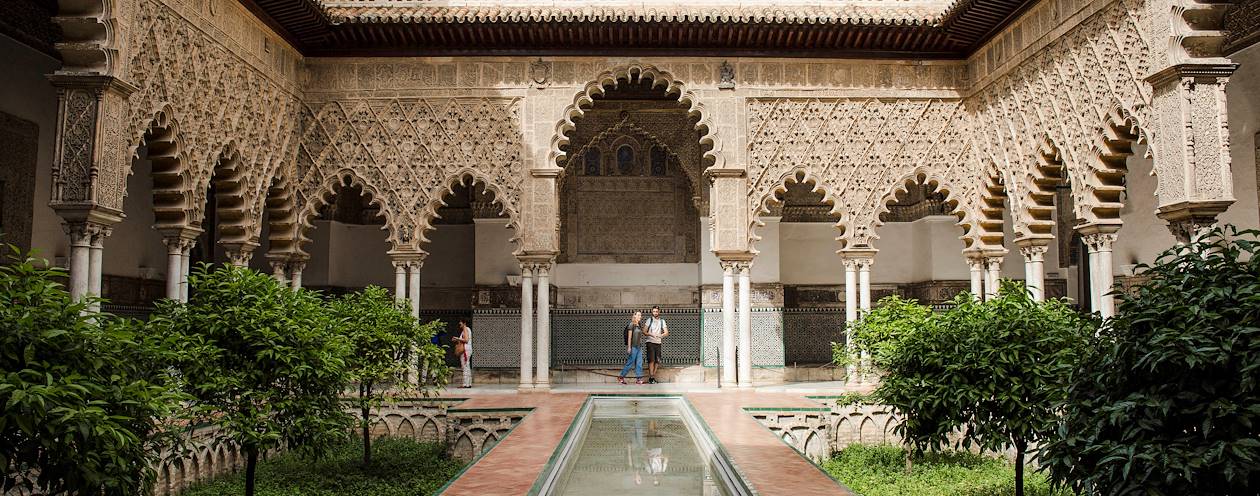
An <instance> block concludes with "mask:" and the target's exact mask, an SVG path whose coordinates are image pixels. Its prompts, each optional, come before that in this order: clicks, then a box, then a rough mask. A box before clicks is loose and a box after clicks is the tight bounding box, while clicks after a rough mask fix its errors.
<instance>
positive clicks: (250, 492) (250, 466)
mask: <svg viewBox="0 0 1260 496" xmlns="http://www.w3.org/2000/svg"><path fill="white" fill-rule="evenodd" d="M257 468H258V448H257V447H248V448H245V496H254V470H255V469H257Z"/></svg>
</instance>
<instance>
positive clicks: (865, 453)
mask: <svg viewBox="0 0 1260 496" xmlns="http://www.w3.org/2000/svg"><path fill="white" fill-rule="evenodd" d="M822 466H823V470H825V471H826V472H827V473H828V474H831V476H832V477H835V478H836V479H837V480H839V481H840V482H842V483H844V484H845V485H846V486H848V487H849V488H850V489H852V490H854V491H856V492H857V493H859V494H862V495H863V496H1010V495H1013V494H1015V467H1014V466H1013V465H1012V464H1010V463H1008V462H1006V461H1005V460H1002V459H1000V458H995V457H989V456H982V455H977V454H975V453H970V452H965V451H944V452H932V453H925V454H922V455H919V456H916V457H914V471H913V472H911V473H906V451H905V448H902V447H899V446H889V445H883V446H868V445H861V444H855V445H850V446H849V447H847V448H845V449H843V450H840V452H839V453H837V454H836V456H835V457H833V458H832V459H830V460H828V461H825V462H823V464H822ZM1024 488H1025V494H1027V495H1029V496H1067V495H1068V494H1069V493H1067V492H1065V491H1058V492H1056V491H1054V490H1053V489H1052V488H1051V487H1050V483H1049V482H1047V480H1046V477H1045V475H1043V474H1040V473H1032V474H1030V476H1029V477H1028V478H1027V479H1026V480H1025V481H1024Z"/></svg>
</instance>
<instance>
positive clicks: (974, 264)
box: [967, 257, 985, 272]
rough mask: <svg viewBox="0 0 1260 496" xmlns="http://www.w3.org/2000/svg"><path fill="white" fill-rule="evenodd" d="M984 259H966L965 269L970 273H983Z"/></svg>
mask: <svg viewBox="0 0 1260 496" xmlns="http://www.w3.org/2000/svg"><path fill="white" fill-rule="evenodd" d="M984 266H985V259H984V258H981V257H967V268H968V269H970V270H971V271H972V272H984Z"/></svg>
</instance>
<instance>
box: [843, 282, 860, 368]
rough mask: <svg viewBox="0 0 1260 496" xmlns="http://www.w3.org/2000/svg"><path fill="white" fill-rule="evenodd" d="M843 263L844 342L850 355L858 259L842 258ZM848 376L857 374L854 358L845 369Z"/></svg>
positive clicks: (856, 302)
mask: <svg viewBox="0 0 1260 496" xmlns="http://www.w3.org/2000/svg"><path fill="white" fill-rule="evenodd" d="M841 263H843V264H844V343H845V348H847V349H848V351H849V354H850V356H852V354H853V348H854V344H853V326H854V325H856V324H857V320H858V296H857V290H858V288H857V285H858V282H857V281H858V275H857V266H858V263H857V260H854V259H852V258H848V257H845V258H842V259H841ZM845 372H846V375H845V377H846V378H849V379H852V378H854V377H856V374H857V364H856V363H854V362H853V361H852V360H850V361H849V366H848V367H846V369H845Z"/></svg>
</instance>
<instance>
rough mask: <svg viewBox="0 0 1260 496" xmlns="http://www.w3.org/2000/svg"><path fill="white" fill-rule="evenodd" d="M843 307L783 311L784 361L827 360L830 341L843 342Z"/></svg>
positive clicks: (828, 360)
mask: <svg viewBox="0 0 1260 496" xmlns="http://www.w3.org/2000/svg"><path fill="white" fill-rule="evenodd" d="M844 338H845V332H844V309H843V308H835V309H796V308H790V309H786V310H784V312H783V347H784V358H785V360H786V361H787V363H788V364H796V363H802V364H827V363H831V360H832V355H831V343H841V344H843V343H844Z"/></svg>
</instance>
